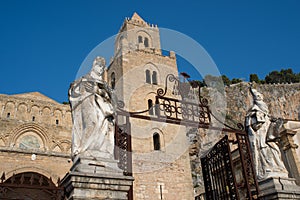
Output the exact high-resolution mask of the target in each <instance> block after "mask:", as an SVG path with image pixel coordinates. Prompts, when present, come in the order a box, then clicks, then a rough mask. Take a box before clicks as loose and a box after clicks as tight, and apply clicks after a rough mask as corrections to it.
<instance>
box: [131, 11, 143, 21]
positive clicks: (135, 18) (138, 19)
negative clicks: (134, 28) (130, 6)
mask: <svg viewBox="0 0 300 200" xmlns="http://www.w3.org/2000/svg"><path fill="white" fill-rule="evenodd" d="M131 20H136V21H139V22H144V23H146V22H145V21H144V20H143V18H141V16H139V15H138V14H137V13H136V12H134V13H133V15H132V17H131Z"/></svg>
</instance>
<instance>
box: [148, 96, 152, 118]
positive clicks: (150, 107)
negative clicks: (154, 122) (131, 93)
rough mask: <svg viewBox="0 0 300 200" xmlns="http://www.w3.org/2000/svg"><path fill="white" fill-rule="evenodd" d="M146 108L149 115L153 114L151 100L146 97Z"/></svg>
mask: <svg viewBox="0 0 300 200" xmlns="http://www.w3.org/2000/svg"><path fill="white" fill-rule="evenodd" d="M148 109H149V115H153V102H152V100H151V99H148Z"/></svg>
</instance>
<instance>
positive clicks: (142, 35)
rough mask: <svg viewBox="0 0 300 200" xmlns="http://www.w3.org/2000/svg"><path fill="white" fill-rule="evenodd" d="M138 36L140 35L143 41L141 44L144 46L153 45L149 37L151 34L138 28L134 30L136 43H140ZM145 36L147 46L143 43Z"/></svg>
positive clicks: (150, 46) (149, 46)
mask: <svg viewBox="0 0 300 200" xmlns="http://www.w3.org/2000/svg"><path fill="white" fill-rule="evenodd" d="M140 37H142V39H143V41H142V43H143V46H144V47H146V48H152V47H153V38H152V37H151V35H150V34H149V33H148V32H147V31H145V30H138V31H137V32H136V41H137V43H138V44H140ZM145 38H147V39H148V46H146V44H145Z"/></svg>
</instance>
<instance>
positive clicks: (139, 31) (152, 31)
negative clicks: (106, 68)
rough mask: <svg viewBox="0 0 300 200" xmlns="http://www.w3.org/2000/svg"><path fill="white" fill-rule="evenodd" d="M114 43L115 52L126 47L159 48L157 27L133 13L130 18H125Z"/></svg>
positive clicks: (125, 49)
mask: <svg viewBox="0 0 300 200" xmlns="http://www.w3.org/2000/svg"><path fill="white" fill-rule="evenodd" d="M115 44H116V45H115V53H119V52H120V51H121V52H122V51H123V53H124V51H125V52H126V51H128V49H130V50H137V49H139V50H141V49H145V48H146V49H161V48H160V37H159V29H158V27H157V25H153V24H149V23H147V22H145V21H144V20H143V19H142V18H141V17H140V16H139V15H138V14H137V13H134V14H133V16H132V17H131V18H126V19H125V21H124V23H123V25H122V27H121V29H120V31H119V34H118V37H117V39H116V43H115Z"/></svg>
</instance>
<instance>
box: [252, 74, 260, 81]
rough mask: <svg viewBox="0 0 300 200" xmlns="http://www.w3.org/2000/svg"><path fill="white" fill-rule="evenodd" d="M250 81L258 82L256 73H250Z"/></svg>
mask: <svg viewBox="0 0 300 200" xmlns="http://www.w3.org/2000/svg"><path fill="white" fill-rule="evenodd" d="M250 82H256V83H260V80H259V78H258V76H257V74H250Z"/></svg>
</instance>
